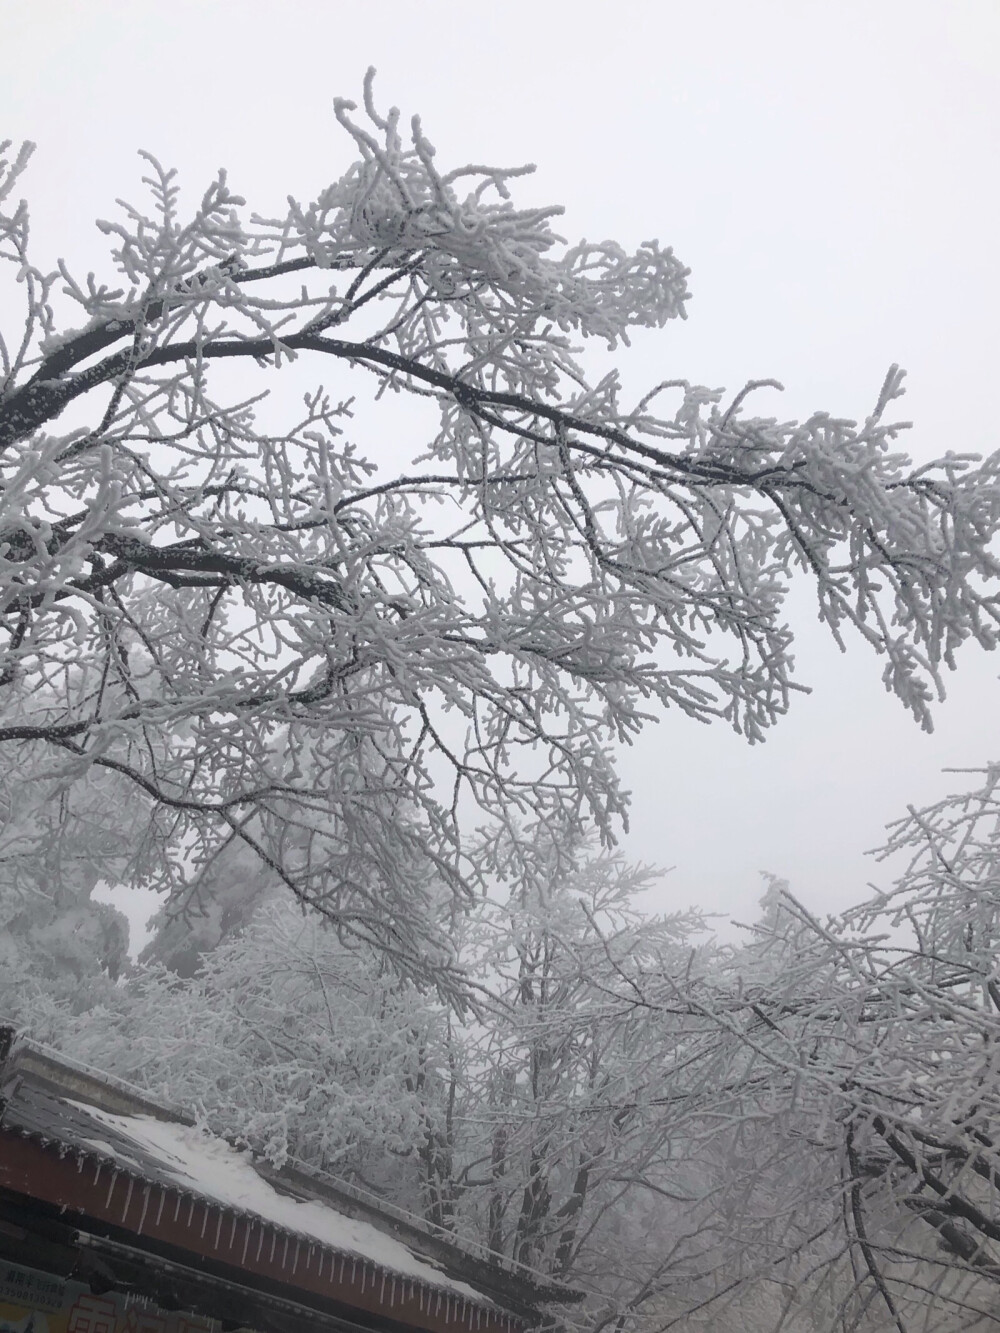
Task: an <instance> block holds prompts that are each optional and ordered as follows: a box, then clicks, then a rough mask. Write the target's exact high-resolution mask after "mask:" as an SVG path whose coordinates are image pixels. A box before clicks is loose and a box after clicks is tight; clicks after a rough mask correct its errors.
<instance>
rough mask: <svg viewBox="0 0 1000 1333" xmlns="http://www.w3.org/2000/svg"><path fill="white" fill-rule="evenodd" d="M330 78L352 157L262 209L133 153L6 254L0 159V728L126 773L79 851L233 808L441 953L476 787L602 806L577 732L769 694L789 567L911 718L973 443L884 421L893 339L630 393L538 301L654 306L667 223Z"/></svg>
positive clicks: (372, 912) (614, 332) (979, 570)
mask: <svg viewBox="0 0 1000 1333" xmlns="http://www.w3.org/2000/svg"><path fill="white" fill-rule="evenodd" d="M335 109H336V118H337V120H338V121H339V124H340V126H341V127H342V128H343V130H344V131H345V132H346V136H347V141H348V143H349V144H350V146H351V148H352V150H353V151H354V153H355V154H356V156H357V161H356V162H355V165H353V166H352V167H350V168H349V169H348V170H347V172H346V173H345V174H344V175H343V176H342V177H341V178H340V179H339V180H337V181H336V182H334V183H333V184H331V185H330V186H329V187H328V188H326V189H324V190H323V191H322V192H321V193H320V195H319V196H318V198H317V199H315V200H314V201H312V202H311V203H308V204H301V203H298V202H295V201H292V202H291V203H290V204H289V209H288V212H287V214H286V215H285V216H284V217H280V218H261V217H258V216H257V215H255V214H253V213H250V214H249V215H247V213H246V211H245V206H244V202H243V200H242V199H241V198H240V197H238V196H236V195H234V194H233V193H232V192H231V191H230V188H229V186H228V184H227V182H226V179H225V177H224V176H220V177H219V179H218V180H217V181H215V182H214V183H213V184H212V185H211V186H210V187H209V188H208V190H207V191H206V192H205V194H204V195H203V197H202V199H201V201H200V203H199V204H198V205H197V206H196V207H195V208H194V210H193V212H185V210H184V208H183V206H182V203H181V197H180V193H179V188H178V185H177V181H176V178H175V175H174V173H173V172H172V171H167V170H165V169H163V168H161V167H160V166H159V165H158V164H157V163H156V161H155V160H154V159H152V158H149V157H147V158H146V159H145V161H146V164H147V167H148V173H147V176H146V183H147V186H148V189H149V195H150V203H149V204H148V205H147V207H146V208H145V209H141V208H138V207H135V206H132V205H127V206H123V208H122V211H121V213H120V216H119V219H118V220H117V221H114V222H110V223H103V224H101V225H102V228H103V230H104V231H105V232H106V233H107V235H108V238H109V241H110V244H111V254H112V261H113V266H114V269H115V271H116V272H115V274H114V276H106V277H105V278H104V279H98V278H97V277H95V276H93V275H91V276H89V277H88V279H87V280H86V281H85V282H84V281H81V280H79V279H78V278H76V277H74V275H73V274H72V273H71V272H70V270H69V268H68V267H67V266H66V265H64V264H60V265H59V266H58V268H57V269H55V270H52V271H48V270H45V269H42V268H38V267H35V266H34V264H35V261H32V260H29V257H28V218H27V211H26V209H25V207H24V206H23V205H17V206H13V205H11V203H10V202H9V200H10V198H11V197H12V196H10V189H11V187H12V185H13V183H14V180H15V178H16V177H17V176H18V174H19V173H20V172H21V171H22V169H23V168H24V166H25V164H26V160H27V158H26V153H24V152H22V153H21V154H20V155H19V156H18V157H17V158H16V159H11V158H10V157H9V155H8V156H7V157H5V158H4V159H3V167H2V172H3V175H2V176H0V180H2V182H3V189H4V191H5V196H6V198H7V202H5V203H4V204H3V205H2V207H3V208H4V209H6V211H4V212H2V213H0V258H2V259H3V260H4V261H5V263H4V265H3V267H4V268H5V269H6V275H7V277H8V278H9V280H10V282H9V288H8V292H7V293H6V294H5V306H4V308H5V310H8V311H9V310H13V309H14V308H15V307H14V304H13V300H12V299H7V296H8V295H9V296H10V297H11V298H13V297H15V296H18V297H19V298H20V299H21V300H22V301H23V303H24V321H23V325H18V324H15V327H14V328H12V329H10V330H8V331H7V334H6V341H2V342H0V365H2V373H3V378H2V381H0V483H2V487H3V490H2V495H0V623H2V638H0V689H2V712H0V745H2V746H3V747H4V754H5V760H6V763H7V764H8V765H9V766H13V765H15V764H21V763H23V764H28V765H30V766H32V770H33V771H35V770H36V769H37V771H39V772H41V773H44V774H45V775H46V776H45V777H44V778H40V779H39V780H40V781H48V782H50V783H51V784H53V785H52V788H51V790H52V791H53V792H58V793H60V799H62V800H64V801H67V802H69V803H70V805H72V802H73V800H74V799H75V796H74V791H75V790H76V788H77V787H78V785H79V784H80V783H81V782H82V781H84V780H85V779H86V778H87V776H88V774H91V773H93V772H94V770H95V768H101V769H104V770H105V771H107V772H109V773H113V774H116V775H118V776H119V777H121V778H123V779H124V780H125V781H127V782H129V783H131V784H132V785H133V786H134V787H135V788H136V789H137V790H138V791H139V792H140V793H141V795H142V799H143V800H144V802H145V805H146V808H147V811H148V818H147V820H146V821H145V824H143V823H142V821H137V823H136V835H135V845H134V848H133V849H132V852H131V853H130V854H129V856H125V857H122V856H120V855H119V856H118V857H117V859H116V860H114V861H113V863H112V860H111V859H110V858H109V864H108V865H107V866H106V867H105V873H106V874H107V875H108V876H109V877H112V878H123V879H126V880H129V879H130V880H133V881H135V880H141V881H143V882H145V883H147V884H151V885H153V886H155V887H159V888H162V889H164V890H168V891H169V892H171V893H172V894H174V895H180V896H182V897H183V896H184V895H187V896H188V898H189V899H190V900H191V901H194V902H196V901H197V899H198V895H199V894H201V893H202V892H203V890H204V889H205V886H206V885H207V884H209V883H210V882H211V879H212V875H213V873H214V871H213V866H214V864H215V861H216V858H218V857H219V856H220V855H221V854H222V852H223V850H224V849H225V847H226V846H227V845H229V844H230V843H233V842H241V843H243V844H244V845H245V846H246V847H248V848H250V849H251V850H252V851H253V853H254V854H255V855H256V856H257V857H259V858H260V859H261V860H262V861H263V862H264V863H265V864H266V865H267V866H268V867H269V870H270V873H271V874H272V876H273V877H274V878H275V879H276V880H279V881H283V882H284V883H286V884H287V885H288V886H289V887H291V888H292V890H293V891H294V892H295V893H296V894H297V895H298V896H299V897H300V899H301V900H302V901H303V902H308V903H312V904H317V905H320V906H321V907H322V908H323V910H324V911H325V912H327V913H328V915H330V916H331V917H332V918H333V919H334V920H335V921H336V922H337V923H338V924H339V925H340V926H341V928H342V929H343V930H345V931H348V932H350V933H352V934H354V935H356V936H360V937H361V938H363V939H366V940H369V941H370V942H373V943H377V944H378V945H379V947H381V948H383V949H385V950H387V951H388V952H389V953H390V954H392V955H393V956H394V957H395V958H396V959H397V961H399V962H400V964H401V965H403V966H410V967H411V968H416V969H418V970H420V969H423V970H424V971H425V972H426V971H427V970H430V971H434V970H435V969H437V970H438V972H439V973H441V974H442V975H443V974H446V973H447V972H448V970H449V968H450V966H451V960H450V953H449V949H448V946H447V940H446V938H445V936H444V934H443V933H442V932H441V930H440V929H439V920H438V918H439V915H440V911H441V908H442V896H441V895H442V889H441V886H442V885H443V886H445V888H446V890H450V891H451V892H454V891H460V889H461V887H462V886H463V885H464V886H466V887H467V886H468V885H469V884H470V883H471V882H472V881H473V880H474V879H475V876H476V873H477V871H476V867H475V866H474V865H473V864H472V863H471V862H470V860H469V859H468V857H467V856H466V855H465V853H464V850H463V842H462V838H461V836H460V830H461V826H462V824H463V823H465V822H467V821H468V819H469V818H470V817H471V818H472V820H473V822H475V820H476V816H475V815H474V813H473V812H474V811H475V810H476V809H479V810H485V811H487V812H488V813H489V816H490V817H491V818H498V817H499V818H501V819H505V818H512V817H513V818H517V819H521V820H524V819H529V820H535V821H538V822H539V823H540V825H542V826H544V827H546V828H548V829H549V830H550V832H551V833H552V835H553V836H555V835H556V834H557V832H558V833H559V835H560V836H561V835H562V834H563V833H566V832H567V831H568V830H578V829H579V827H580V826H581V824H582V823H584V822H587V821H588V820H589V821H595V822H596V824H597V826H598V827H599V828H600V829H601V831H602V833H603V834H604V836H606V837H610V836H612V830H613V827H614V823H615V820H616V819H617V818H620V817H621V816H622V815H623V813H624V810H625V801H624V798H623V795H622V793H621V792H620V791H619V789H618V786H617V782H616V778H615V774H614V769H613V765H612V761H611V756H610V745H611V743H612V742H613V741H614V740H616V739H622V738H624V739H628V738H630V737H631V736H633V735H634V734H635V733H636V731H637V730H638V728H639V727H640V726H641V725H642V724H643V722H644V721H645V719H646V718H647V716H648V715H649V714H650V712H651V711H652V709H653V707H654V706H655V705H657V704H658V705H661V706H665V707H668V708H674V709H678V710H680V711H681V712H683V713H685V714H687V715H688V716H690V717H692V718H695V719H698V720H701V721H710V720H713V719H717V718H721V719H724V720H725V721H727V722H728V723H730V724H731V725H732V726H734V727H735V728H736V729H737V730H739V731H740V732H742V733H744V734H745V735H746V736H748V737H749V738H750V739H751V740H754V739H757V738H759V737H760V736H762V735H763V733H764V731H765V730H766V728H767V727H769V726H770V725H771V724H772V723H773V722H775V721H776V720H777V719H778V718H779V717H780V715H781V714H782V713H783V712H784V711H785V710H786V708H787V706H788V700H789V692H790V690H791V689H792V688H794V686H793V682H792V678H791V670H790V656H789V650H790V645H791V633H790V631H789V629H788V627H787V625H786V624H785V622H784V619H783V614H784V613H783V606H784V598H785V594H786V591H787V586H788V582H789V579H790V577H791V575H792V572H793V571H794V570H795V569H796V568H802V569H805V570H806V571H807V572H808V574H809V575H810V576H811V577H812V578H813V580H814V582H815V587H816V591H817V596H818V601H819V609H820V614H821V615H822V617H823V618H824V619H825V620H826V621H827V622H828V624H829V625H830V627H831V629H832V630H833V632H834V634H835V635H836V636H837V637H838V638H839V637H840V636H841V634H843V633H844V632H845V631H846V630H847V628H848V627H849V626H853V627H854V629H855V630H857V631H858V632H860V634H861V635H862V636H863V637H864V638H865V639H867V640H868V641H869V643H870V644H871V645H872V646H873V648H874V649H875V650H876V651H877V652H879V653H880V654H882V655H883V656H884V658H885V661H886V666H885V680H886V684H887V687H888V688H890V689H891V690H893V691H894V692H895V693H896V694H898V695H899V696H900V698H901V699H902V700H903V702H904V703H905V704H906V706H907V707H909V708H910V709H911V710H912V712H913V713H914V715H915V716H916V717H917V718H918V719H919V720H920V721H921V722H922V723H923V724H924V725H929V711H928V709H929V703H930V701H931V699H932V698H933V696H934V694H935V693H936V692H940V689H941V670H942V667H943V666H946V665H951V662H952V655H953V653H954V650H955V648H956V647H957V645H958V644H960V643H961V642H962V641H963V640H965V639H970V638H971V639H974V640H976V641H977V642H979V643H980V644H982V645H984V646H987V647H992V646H993V644H994V642H995V637H996V629H997V612H998V607H997V599H996V596H995V595H994V593H993V592H992V591H991V588H990V580H993V579H995V577H996V573H997V567H996V562H995V559H994V555H993V549H992V543H993V541H994V536H995V532H996V529H997V524H998V519H1000V485H998V481H997V475H996V470H997V463H996V460H995V459H993V460H990V461H988V462H987V463H984V464H981V465H976V464H975V463H974V461H973V460H971V459H969V458H966V457H963V456H959V455H949V456H948V457H947V458H946V459H944V460H943V461H942V463H941V464H939V465H936V466H934V467H930V468H919V469H916V470H914V469H913V468H912V467H911V465H910V464H909V462H908V461H907V459H906V458H905V457H904V456H903V455H901V454H899V453H898V452H895V450H894V445H893V441H894V439H895V436H896V433H897V431H898V429H899V428H898V426H896V425H893V424H892V423H891V422H887V421H886V420H885V419H884V413H885V411H886V409H887V408H888V407H889V405H890V403H891V402H892V400H893V399H894V398H895V397H897V396H898V393H899V392H900V379H901V375H900V373H899V372H897V371H895V370H893V371H892V372H891V373H890V375H889V377H888V379H887V380H886V383H885V386H884V388H883V391H882V393H881V395H880V397H879V399H878V402H877V404H876V406H875V408H874V409H873V412H872V415H871V416H870V417H869V418H868V419H867V420H865V421H864V422H862V423H860V424H858V423H854V422H850V421H846V420H839V419H835V418H833V417H830V416H828V415H825V414H817V415H815V416H813V417H811V418H809V419H808V420H807V421H805V422H802V423H790V422H781V421H778V420H775V419H763V418H756V417H751V416H748V415H746V414H745V399H746V396H747V391H744V393H741V394H739V395H738V396H737V397H736V399H735V400H733V401H732V402H729V403H726V402H724V401H723V398H722V396H721V394H719V393H717V392H714V391H708V390H705V389H703V388H699V387H697V386H692V385H690V384H687V383H686V382H683V381H679V382H667V383H664V384H661V385H658V386H654V388H653V389H652V390H651V391H650V392H649V393H647V394H646V395H645V396H644V397H643V398H642V400H641V401H640V402H639V403H638V404H636V405H634V406H629V405H626V404H624V403H623V402H622V401H621V391H620V388H619V384H618V380H617V377H616V375H615V374H614V373H613V372H611V373H608V374H607V375H605V376H604V377H603V378H600V379H598V380H597V381H596V382H593V383H591V382H590V381H588V379H587V377H586V375H585V374H584V372H583V370H582V368H581V366H580V365H579V364H578V363H577V361H576V360H575V354H574V348H573V347H572V345H571V342H570V339H571V338H572V337H595V338H598V339H601V340H604V341H605V342H606V343H608V344H609V345H610V346H612V347H614V346H618V345H622V344H625V343H627V341H628V332H629V330H630V329H631V328H634V327H637V326H643V327H646V326H659V325H662V324H663V323H665V322H666V321H667V320H669V319H672V318H675V317H678V316H681V315H683V313H684V303H685V300H686V297H687V289H686V276H687V271H686V270H685V269H684V267H683V266H682V265H681V264H680V262H679V261H678V260H677V259H676V258H675V257H674V255H673V254H672V252H671V251H670V250H668V249H662V248H661V247H660V246H659V245H658V244H656V243H654V242H647V243H645V244H643V245H642V246H640V247H639V249H638V250H637V251H636V252H635V253H628V252H626V251H625V250H623V249H622V248H621V247H620V246H618V245H615V244H613V243H610V242H606V243H603V244H599V245H593V244H580V245H576V246H567V245H565V243H564V242H563V241H562V240H561V239H560V238H559V237H558V236H556V235H555V234H554V232H553V231H552V230H551V224H552V219H553V217H554V215H555V213H556V212H557V211H558V210H554V209H544V208H541V209H539V208H529V209H518V208H517V207H515V205H514V203H513V202H512V198H511V196H512V192H513V190H514V189H515V188H516V186H517V184H518V180H519V177H520V176H521V175H522V174H523V172H522V171H520V170H515V171H510V170H497V169H493V168H489V167H483V166H478V165H473V166H468V167H461V168H459V169H456V170H443V169H442V168H441V167H439V165H438V163H437V159H436V156H435V152H434V149H433V147H432V146H431V144H430V142H429V141H428V139H427V137H426V135H425V133H424V131H423V129H422V128H421V126H420V123H419V121H418V120H414V121H413V122H412V124H411V129H410V132H409V136H408V137H406V136H404V133H403V131H402V128H401V125H400V120H399V116H398V113H396V112H395V111H393V112H391V113H389V114H388V115H386V116H383V115H382V114H381V113H380V112H379V111H378V109H377V108H376V106H375V104H374V101H373V96H372V87H371V79H370V78H369V79H368V80H367V81H366V84H365V98H364V108H363V112H362V113H360V114H359V113H358V110H357V108H355V107H353V106H352V105H351V104H349V103H346V102H342V101H341V102H337V104H336V108H335ZM74 310H75V312H76V313H71V312H73V311H74ZM292 362H297V363H299V364H298V365H297V366H291V365H290V363H292ZM275 369H281V371H282V374H283V375H284V376H285V377H286V379H285V380H284V381H275V380H274V376H273V371H274V370H275ZM306 369H308V370H309V372H310V374H314V375H316V376H317V377H319V376H323V377H324V378H325V379H326V380H327V383H333V384H334V386H335V387H334V389H333V390H332V391H331V392H327V391H326V390H324V389H322V388H316V387H314V384H308V383H306V382H304V381H303V379H302V373H303V371H305V370H306ZM272 383H291V384H292V385H293V386H295V392H296V393H304V400H303V406H302V407H301V408H299V409H298V410H292V409H291V408H290V407H288V406H284V407H282V410H281V411H280V412H279V411H278V406H279V404H278V403H277V401H276V400H271V401H267V402H265V401H263V400H264V399H265V397H266V395H267V393H268V390H269V389H270V387H271V385H272ZM369 387H370V388H371V389H372V390H374V394H373V395H365V390H366V389H367V388H369ZM751 387H752V386H751ZM390 394H393V395H395V394H399V395H403V396H404V398H405V399H407V400H409V401H410V402H411V404H412V412H411V415H410V417H409V418H408V424H407V426H406V427H405V429H406V431H407V439H406V441H405V445H404V447H403V449H402V450H400V448H399V447H398V446H397V445H392V446H390V445H389V443H388V439H389V437H390V430H389V429H388V428H386V427H383V428H382V429H381V430H380V429H379V425H378V423H379V420H380V417H379V415H378V414H379V413H382V414H383V417H382V418H381V419H383V420H385V421H386V422H390V421H391V422H392V427H391V429H392V431H395V430H397V429H398V424H397V418H396V416H395V415H389V402H388V399H387V397H386V396H387V395H390ZM371 398H374V402H372V401H369V399H371ZM39 756H44V758H43V759H42V758H39Z"/></svg>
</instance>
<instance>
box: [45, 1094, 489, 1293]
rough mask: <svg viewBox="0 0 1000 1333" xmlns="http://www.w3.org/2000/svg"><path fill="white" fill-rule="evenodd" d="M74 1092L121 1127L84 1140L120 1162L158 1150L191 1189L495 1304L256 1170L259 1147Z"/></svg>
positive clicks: (84, 1107)
mask: <svg viewBox="0 0 1000 1333" xmlns="http://www.w3.org/2000/svg"><path fill="white" fill-rule="evenodd" d="M66 1100H67V1101H68V1102H69V1103H70V1105H72V1106H74V1107H76V1108H77V1109H79V1110H81V1111H83V1112H84V1113H85V1114H86V1115H87V1116H88V1117H89V1118H90V1119H91V1120H93V1121H96V1122H97V1123H98V1124H102V1125H106V1126H107V1127H108V1128H109V1129H111V1130H113V1131H114V1138H115V1140H116V1141H115V1144H114V1146H112V1145H111V1144H110V1143H107V1142H105V1141H104V1140H102V1139H100V1138H97V1137H95V1138H93V1139H89V1140H86V1141H83V1140H80V1141H79V1142H80V1146H81V1147H87V1148H89V1149H91V1150H92V1151H93V1152H95V1153H97V1154H98V1155H100V1156H101V1157H104V1158H107V1159H108V1160H109V1161H112V1162H114V1164H115V1165H116V1166H122V1167H124V1168H125V1169H126V1170H129V1169H132V1170H134V1171H136V1172H137V1173H138V1174H140V1175H145V1174H146V1173H147V1171H148V1159H149V1157H150V1156H152V1157H153V1158H154V1159H155V1161H156V1164H157V1166H158V1168H159V1174H165V1175H166V1176H167V1177H168V1178H170V1179H171V1180H173V1181H174V1182H175V1184H176V1187H177V1188H178V1189H179V1190H182V1191H184V1192H185V1193H190V1194H197V1195H198V1196H199V1197H201V1198H205V1199H210V1200H212V1201H214V1202H215V1203H217V1204H220V1205H221V1206H222V1207H225V1208H231V1209H234V1210H236V1211H238V1212H241V1213H252V1214H254V1215H255V1216H257V1217H259V1218H260V1219H261V1220H262V1221H264V1222H268V1223H271V1224H272V1225H274V1226H277V1227H282V1228H283V1229H285V1230H287V1231H291V1232H294V1233H296V1235H299V1236H302V1237H305V1238H306V1239H308V1240H309V1241H313V1242H316V1241H318V1242H319V1243H320V1244H321V1245H324V1246H327V1247H329V1248H330V1249H332V1250H336V1251H337V1252H338V1253H341V1254H346V1255H350V1256H352V1257H356V1258H359V1259H366V1260H368V1261H369V1262H370V1263H373V1264H378V1265H379V1266H380V1267H381V1268H384V1269H388V1270H390V1271H391V1272H393V1273H398V1274H399V1275H400V1276H402V1277H407V1278H412V1279H414V1280H415V1281H418V1282H422V1283H425V1284H426V1285H428V1286H432V1287H436V1288H438V1289H444V1290H448V1291H451V1292H454V1293H456V1294H458V1295H461V1296H463V1297H464V1298H465V1299H467V1300H471V1301H474V1302H475V1303H476V1304H477V1305H483V1306H493V1304H494V1303H493V1302H492V1301H490V1300H489V1298H488V1297H486V1296H484V1295H483V1294H482V1293H481V1292H479V1291H476V1290H475V1289H474V1288H473V1287H470V1286H468V1285H467V1284H466V1283H464V1282H460V1281H459V1280H458V1279H456V1278H452V1277H449V1276H448V1275H447V1274H446V1273H443V1272H442V1271H441V1270H440V1269H439V1268H437V1267H436V1266H435V1265H434V1263H433V1262H432V1261H431V1260H429V1259H424V1258H420V1259H418V1258H417V1257H416V1255H414V1254H413V1253H412V1252H411V1251H410V1250H409V1249H408V1248H407V1247H406V1246H405V1245H404V1244H403V1243H402V1242H401V1241H398V1240H395V1239H393V1237H392V1236H387V1235H385V1234H384V1233H383V1232H381V1231H379V1230H378V1229H377V1228H376V1227H374V1226H372V1225H371V1223H369V1222H364V1221H361V1220H360V1219H357V1218H352V1217H347V1216H346V1215H345V1214H343V1213H341V1212H338V1211H337V1210H336V1209H335V1208H333V1207H331V1206H330V1205H329V1204H326V1203H319V1202H317V1201H314V1200H310V1199H306V1200H303V1199H294V1198H291V1197H290V1196H289V1195H286V1194H282V1193H280V1192H279V1191H278V1190H276V1189H274V1188H273V1187H272V1186H271V1185H270V1184H268V1182H267V1181H266V1180H264V1179H263V1178H262V1177H261V1176H260V1175H258V1173H257V1172H256V1171H255V1170H254V1166H253V1157H252V1154H251V1153H249V1152H240V1151H238V1150H237V1149H235V1148H232V1147H230V1145H229V1144H228V1143H226V1142H225V1141H224V1140H222V1139H219V1138H216V1137H214V1136H213V1135H211V1134H209V1133H208V1132H207V1131H206V1130H203V1129H200V1128H197V1127H191V1126H188V1125H183V1124H177V1123H171V1122H169V1121H164V1120H157V1119H154V1118H153V1117H152V1116H145V1115H134V1116H132V1115H113V1114H112V1113H111V1112H109V1111H103V1110H100V1109H99V1108H98V1107H95V1106H91V1105H88V1104H86V1103H84V1102H77V1101H72V1100H71V1099H69V1098H67V1099H66ZM121 1136H124V1137H125V1138H126V1139H127V1140H131V1141H132V1142H133V1143H134V1144H135V1146H136V1153H135V1155H134V1156H133V1157H132V1158H131V1160H129V1155H128V1152H127V1149H123V1146H122V1144H121V1141H120V1138H121Z"/></svg>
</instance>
